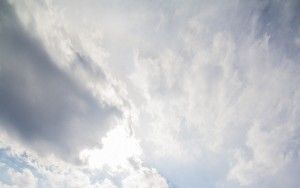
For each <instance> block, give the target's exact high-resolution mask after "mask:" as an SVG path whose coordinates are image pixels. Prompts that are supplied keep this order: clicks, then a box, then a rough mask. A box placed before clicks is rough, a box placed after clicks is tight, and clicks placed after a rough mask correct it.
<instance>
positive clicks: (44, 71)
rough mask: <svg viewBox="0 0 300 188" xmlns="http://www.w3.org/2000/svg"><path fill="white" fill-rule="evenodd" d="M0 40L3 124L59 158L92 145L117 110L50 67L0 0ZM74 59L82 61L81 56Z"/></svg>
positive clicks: (54, 66)
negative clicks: (100, 101) (99, 100)
mask: <svg viewBox="0 0 300 188" xmlns="http://www.w3.org/2000/svg"><path fill="white" fill-rule="evenodd" d="M0 41H1V42H0V57H1V59H0V117H1V120H2V121H5V122H7V123H6V124H7V126H6V128H7V129H9V130H11V131H16V132H17V134H18V135H19V137H20V138H21V139H22V140H23V141H24V142H26V143H27V144H29V145H31V146H32V147H34V148H35V149H37V150H38V151H40V152H42V153H43V152H46V153H48V151H47V150H49V149H50V152H55V153H56V154H58V155H60V156H63V157H70V156H72V157H74V155H75V154H76V152H77V151H78V149H79V148H81V147H83V146H86V145H90V144H96V141H97V139H98V138H99V136H101V135H102V134H103V133H105V132H106V130H107V129H108V128H109V126H110V125H111V122H110V120H111V119H112V118H113V117H116V116H118V115H119V114H120V113H119V111H118V109H116V108H115V107H113V106H109V105H105V103H104V104H99V102H98V101H97V100H96V99H95V98H94V97H93V96H91V94H90V93H89V92H87V90H86V89H84V87H83V86H81V85H78V84H77V83H76V82H75V81H73V80H72V78H70V77H68V76H67V75H66V74H65V73H64V72H63V71H61V70H60V69H59V68H58V67H56V65H55V63H54V62H53V61H52V59H51V58H50V56H49V55H48V54H47V52H46V51H45V50H44V49H43V46H42V45H41V44H40V43H39V41H37V40H36V39H34V38H33V37H32V35H31V34H30V33H27V32H25V31H24V30H23V28H22V26H21V24H20V23H19V22H18V19H17V18H16V15H15V14H14V11H13V9H12V7H11V6H10V5H8V4H7V3H6V2H5V1H3V0H1V1H0ZM78 61H81V62H83V61H84V62H83V63H88V61H87V60H85V59H83V57H81V56H80V57H79V58H78ZM85 66H86V67H88V65H85ZM100 74H103V73H100ZM102 77H103V75H102Z"/></svg>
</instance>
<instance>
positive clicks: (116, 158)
mask: <svg viewBox="0 0 300 188" xmlns="http://www.w3.org/2000/svg"><path fill="white" fill-rule="evenodd" d="M101 143H102V147H101V148H94V149H85V150H83V151H81V152H80V159H81V160H83V161H86V162H87V164H88V166H89V167H90V168H91V169H97V168H100V169H102V168H104V167H108V168H109V169H110V170H112V171H118V169H119V168H120V169H122V168H126V167H127V166H128V165H130V164H129V162H130V160H139V157H140V156H141V154H142V150H141V148H140V145H139V142H138V140H137V139H135V138H134V137H133V136H130V135H129V134H128V131H126V130H125V129H124V128H123V127H117V128H115V129H114V130H112V131H110V132H108V133H107V135H106V136H105V137H104V138H102V142H101Z"/></svg>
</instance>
